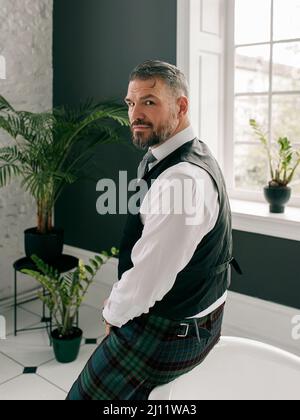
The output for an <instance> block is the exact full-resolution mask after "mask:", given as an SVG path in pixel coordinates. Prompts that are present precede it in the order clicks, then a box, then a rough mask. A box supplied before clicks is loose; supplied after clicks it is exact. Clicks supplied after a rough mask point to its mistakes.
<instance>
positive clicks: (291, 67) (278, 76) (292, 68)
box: [273, 23, 300, 91]
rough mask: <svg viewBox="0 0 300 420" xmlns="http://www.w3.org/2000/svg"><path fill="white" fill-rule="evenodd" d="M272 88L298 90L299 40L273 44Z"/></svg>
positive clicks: (276, 89)
mask: <svg viewBox="0 0 300 420" xmlns="http://www.w3.org/2000/svg"><path fill="white" fill-rule="evenodd" d="M299 25H300V23H299ZM273 90H275V91H286V90H299V91H300V42H289V43H285V44H275V45H274V57H273Z"/></svg>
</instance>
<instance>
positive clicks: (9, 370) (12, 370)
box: [0, 343, 23, 384]
mask: <svg viewBox="0 0 300 420" xmlns="http://www.w3.org/2000/svg"><path fill="white" fill-rule="evenodd" d="M0 349H1V343H0ZM22 372H23V367H22V366H21V365H19V364H18V363H16V362H14V361H13V360H11V359H9V358H8V357H6V356H5V355H4V354H2V353H0V384H2V383H3V382H5V381H7V380H9V379H12V378H14V377H15V376H18V375H20V374H21V373H22Z"/></svg>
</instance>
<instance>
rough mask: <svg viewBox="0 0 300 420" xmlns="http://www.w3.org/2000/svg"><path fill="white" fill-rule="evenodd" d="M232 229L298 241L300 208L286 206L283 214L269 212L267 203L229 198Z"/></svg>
mask: <svg viewBox="0 0 300 420" xmlns="http://www.w3.org/2000/svg"><path fill="white" fill-rule="evenodd" d="M230 204H231V210H232V222H233V225H232V226H233V229H234V230H240V231H243V232H251V233H258V234H261V235H267V236H274V237H276V238H283V239H290V240H294V241H300V209H299V208H296V207H286V210H285V213H284V214H272V213H270V212H269V205H268V203H259V202H252V201H242V200H236V199H231V200H230Z"/></svg>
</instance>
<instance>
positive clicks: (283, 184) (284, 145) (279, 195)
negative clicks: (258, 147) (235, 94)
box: [249, 119, 300, 213]
mask: <svg viewBox="0 0 300 420" xmlns="http://www.w3.org/2000/svg"><path fill="white" fill-rule="evenodd" d="M249 122H250V126H251V127H252V128H253V130H254V133H255V135H256V136H257V137H258V138H259V140H260V141H261V143H262V145H263V146H264V148H265V150H266V153H267V156H268V162H269V166H270V175H271V180H270V181H269V185H267V186H266V187H264V196H265V198H266V200H267V201H268V203H269V204H270V212H271V213H284V211H285V205H286V204H287V203H288V201H289V200H290V198H291V192H292V190H291V188H290V187H289V186H288V185H289V184H290V183H291V181H292V180H293V178H294V176H295V173H296V170H297V168H298V167H299V165H300V151H299V150H295V149H294V148H293V146H292V144H291V141H290V140H289V139H288V138H287V137H279V139H278V140H277V145H278V148H277V150H274V147H272V146H271V145H270V144H269V142H268V140H267V134H266V133H264V132H263V131H262V129H261V128H260V127H259V125H258V124H257V122H256V120H254V119H251V120H250V121H249Z"/></svg>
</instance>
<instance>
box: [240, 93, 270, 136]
mask: <svg viewBox="0 0 300 420" xmlns="http://www.w3.org/2000/svg"><path fill="white" fill-rule="evenodd" d="M268 104H269V101H268V96H267V95H266V96H241V97H237V98H235V118H234V121H235V136H234V137H235V141H236V142H254V141H256V140H257V139H256V138H255V137H254V133H253V130H252V128H251V127H250V125H249V120H250V119H255V120H256V121H257V122H258V124H261V125H262V127H264V128H265V130H267V128H268Z"/></svg>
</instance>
